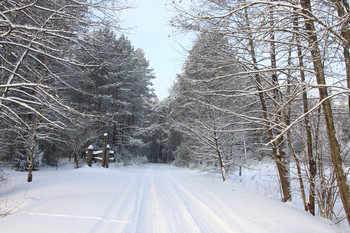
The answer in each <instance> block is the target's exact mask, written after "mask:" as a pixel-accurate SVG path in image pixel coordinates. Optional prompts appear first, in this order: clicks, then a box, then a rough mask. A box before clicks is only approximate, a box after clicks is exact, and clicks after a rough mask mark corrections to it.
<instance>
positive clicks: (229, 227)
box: [168, 173, 266, 233]
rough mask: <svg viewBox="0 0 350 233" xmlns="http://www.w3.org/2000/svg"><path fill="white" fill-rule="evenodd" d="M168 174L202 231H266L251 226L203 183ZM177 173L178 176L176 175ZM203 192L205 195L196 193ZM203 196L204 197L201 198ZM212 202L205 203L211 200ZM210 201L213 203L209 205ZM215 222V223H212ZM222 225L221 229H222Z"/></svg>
mask: <svg viewBox="0 0 350 233" xmlns="http://www.w3.org/2000/svg"><path fill="white" fill-rule="evenodd" d="M172 175H173V176H170V175H168V177H169V179H170V180H172V182H173V183H174V185H175V186H176V190H178V195H179V196H180V197H181V198H182V200H183V201H184V203H186V204H187V205H188V206H189V208H190V212H191V214H192V215H193V217H194V218H195V220H196V221H197V224H198V225H199V226H200V228H201V229H202V232H240V233H241V232H257V230H259V232H266V230H264V229H257V228H256V227H251V226H250V224H251V223H250V222H249V221H247V220H245V219H243V218H242V217H240V216H239V215H238V214H237V213H235V212H234V211H233V210H232V209H230V208H228V207H227V206H226V205H225V203H224V202H222V200H220V199H219V198H218V197H217V196H216V195H214V194H213V193H211V192H209V191H208V190H207V189H204V188H202V186H201V185H196V183H194V182H189V181H188V179H183V178H182V177H180V176H179V175H178V174H175V173H172ZM174 175H176V177H175V176H174ZM184 182H185V183H187V184H188V187H191V190H189V189H188V188H186V187H185V186H184V185H183V183H184ZM196 194H203V195H196ZM201 197H204V199H203V198H201ZM208 197H210V202H207V203H204V201H206V200H209V199H208ZM210 203H213V204H211V205H209V204H210ZM211 222H213V224H211ZM220 227H221V229H220Z"/></svg>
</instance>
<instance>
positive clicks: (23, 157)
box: [14, 146, 43, 171]
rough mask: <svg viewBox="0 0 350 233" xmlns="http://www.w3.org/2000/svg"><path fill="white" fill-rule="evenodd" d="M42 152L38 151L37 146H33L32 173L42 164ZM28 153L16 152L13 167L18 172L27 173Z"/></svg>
mask: <svg viewBox="0 0 350 233" xmlns="http://www.w3.org/2000/svg"><path fill="white" fill-rule="evenodd" d="M42 158H43V152H41V151H40V150H39V148H38V147H37V146H35V151H34V161H33V171H36V170H39V167H40V166H41V164H42ZM29 163H30V160H29V153H21V152H19V151H17V153H16V156H15V158H14V167H15V169H16V170H18V171H28V168H29Z"/></svg>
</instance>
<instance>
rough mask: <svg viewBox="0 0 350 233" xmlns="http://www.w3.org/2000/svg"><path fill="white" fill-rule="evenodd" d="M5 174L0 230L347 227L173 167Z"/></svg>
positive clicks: (329, 229) (297, 229) (90, 232)
mask: <svg viewBox="0 0 350 233" xmlns="http://www.w3.org/2000/svg"><path fill="white" fill-rule="evenodd" d="M6 172H7V173H8V175H9V180H8V181H7V184H6V187H7V188H6V189H5V190H3V191H0V192H1V193H0V195H1V196H0V207H1V212H5V211H10V210H11V211H10V213H9V214H7V215H6V216H4V217H2V218H0V229H1V232H2V233H11V232H14V233H15V232H16V233H20V232H26V233H30V232H33V233H34V232H35V233H37V232H50V233H55V232H60V233H61V232H65V233H69V232H72V233H80V232H84V233H85V232H86V233H97V232H104V233H105V232H113V233H115V232H125V233H130V232H142V233H144V232H162V233H167V232H179V233H183V232H190V233H196V232H210V233H212V232H218V233H221V232H239V233H243V232H255V233H256V232H278V233H280V232H284V233H288V232H291V233H292V232H293V233H295V232H318V233H322V232H350V230H348V229H338V228H337V227H336V226H334V225H331V224H330V223H329V222H328V221H326V220H323V219H320V218H316V217H313V216H311V215H310V214H308V213H306V212H304V211H300V210H298V209H296V208H295V207H293V206H291V205H289V204H286V203H282V202H280V201H276V200H273V199H269V198H267V197H263V196H261V195H259V194H257V193H254V192H251V191H247V190H246V189H244V188H243V187H242V185H241V183H240V182H233V181H232V180H231V181H230V182H228V183H223V182H222V179H221V177H220V176H216V175H212V174H205V173H203V172H199V171H196V170H190V169H184V168H178V167H174V166H171V165H157V164H147V165H144V166H138V167H137V166H133V167H120V168H116V167H110V168H109V169H105V168H101V167H97V166H93V167H83V168H80V169H71V168H70V169H68V168H66V169H60V170H42V171H37V172H35V173H34V179H33V182H32V183H26V182H25V181H26V173H20V172H15V171H10V170H8V171H6ZM13 207H16V208H13Z"/></svg>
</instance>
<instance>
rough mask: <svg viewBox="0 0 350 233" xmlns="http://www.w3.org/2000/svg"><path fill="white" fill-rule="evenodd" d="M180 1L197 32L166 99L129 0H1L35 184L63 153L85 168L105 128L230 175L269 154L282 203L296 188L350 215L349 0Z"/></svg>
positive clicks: (23, 155)
mask: <svg viewBox="0 0 350 233" xmlns="http://www.w3.org/2000/svg"><path fill="white" fill-rule="evenodd" d="M169 5H170V6H171V8H172V10H173V14H174V15H173V17H172V19H171V20H170V21H169V24H171V26H172V27H173V28H174V29H175V30H176V31H178V32H180V33H193V34H194V35H195V37H196V39H195V41H194V42H193V46H192V48H191V49H190V50H189V51H187V56H186V61H185V63H184V64H183V69H182V72H181V73H180V74H178V75H177V77H176V78H177V80H176V82H175V83H174V85H173V86H172V88H171V90H170V95H169V97H168V98H166V99H164V100H162V101H159V100H158V99H157V97H156V96H155V94H154V90H153V89H152V83H151V81H152V80H153V79H154V78H155V75H154V72H153V70H152V69H151V68H150V67H149V61H147V59H146V58H145V54H144V52H143V50H142V48H134V47H133V45H132V43H131V41H129V39H128V38H127V37H126V36H125V35H124V33H123V31H124V28H123V25H122V22H120V20H119V14H120V13H121V12H123V11H125V10H127V9H129V8H131V7H132V5H131V4H130V3H128V2H127V1H122V0H118V1H109V0H100V1H94V0H91V1H90V0H42V1H34V0H23V1H16V0H6V1H1V2H0V62H1V65H0V72H1V83H0V125H1V126H0V138H1V139H0V161H1V163H2V164H8V165H11V166H12V168H13V169H18V170H25V171H28V181H29V182H30V181H32V179H33V177H32V170H36V169H39V168H40V167H41V166H59V164H60V161H62V160H67V159H68V160H69V161H71V163H74V164H75V166H76V167H77V168H79V167H81V166H82V165H83V164H85V161H84V155H85V152H86V150H87V148H88V146H89V145H93V146H94V147H100V146H101V144H102V143H103V142H102V135H103V134H104V133H107V135H108V143H109V144H110V146H111V149H112V150H113V151H115V152H116V155H115V156H116V161H117V162H118V163H122V164H123V165H125V166H127V165H130V164H132V163H144V162H150V163H172V164H174V165H176V166H183V167H194V168H198V169H199V168H205V169H207V170H213V171H216V172H220V174H221V176H222V179H223V181H226V179H227V173H228V174H230V173H233V172H236V171H237V170H239V174H241V169H242V167H249V166H250V165H251V163H252V161H262V160H264V158H270V159H272V160H273V161H274V163H275V166H276V172H277V173H278V179H279V185H280V193H281V201H282V202H289V201H291V200H292V198H294V197H296V196H297V197H298V198H301V199H302V202H303V207H304V209H305V211H308V212H310V213H311V214H313V215H320V216H322V217H324V218H328V219H330V220H332V221H334V222H340V221H342V220H347V221H348V222H349V223H350V189H349V182H348V174H349V168H348V167H349V153H350V152H349V151H350V119H349V118H350V53H349V52H350V29H349V19H350V18H349V16H350V6H349V3H348V1H347V0H300V1H299V0H296V1H294V0H288V1H287V0H286V1H254V0H252V1H245V0H236V1H232V0H191V1H187V2H186V1H181V0H180V1H175V0H174V1H170V2H169ZM34 179H35V178H34ZM293 184H297V185H293ZM339 205H340V206H341V207H342V208H341V209H342V210H341V211H336V209H335V207H336V206H339Z"/></svg>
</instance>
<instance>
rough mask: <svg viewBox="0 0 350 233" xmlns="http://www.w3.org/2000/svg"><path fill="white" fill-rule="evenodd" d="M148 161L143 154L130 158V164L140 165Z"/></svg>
mask: <svg viewBox="0 0 350 233" xmlns="http://www.w3.org/2000/svg"><path fill="white" fill-rule="evenodd" d="M147 162H148V159H147V157H146V156H144V155H141V156H136V157H133V158H132V159H131V164H132V165H138V166H140V165H142V164H146V163H147Z"/></svg>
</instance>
